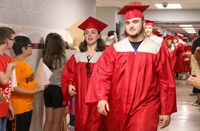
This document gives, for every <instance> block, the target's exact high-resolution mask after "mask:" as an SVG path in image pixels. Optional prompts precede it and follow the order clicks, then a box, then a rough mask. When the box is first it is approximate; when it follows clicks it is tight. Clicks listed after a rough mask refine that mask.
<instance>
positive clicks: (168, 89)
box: [157, 47, 177, 128]
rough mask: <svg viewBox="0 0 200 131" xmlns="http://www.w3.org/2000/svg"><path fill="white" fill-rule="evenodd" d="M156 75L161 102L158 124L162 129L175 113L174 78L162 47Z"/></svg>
mask: <svg viewBox="0 0 200 131" xmlns="http://www.w3.org/2000/svg"><path fill="white" fill-rule="evenodd" d="M157 73H158V83H159V88H160V101H161V112H160V122H161V128H164V127H166V126H168V125H169V123H170V115H171V114H172V113H173V112H176V111H177V109H176V91H175V81H174V76H173V72H172V68H171V66H170V60H169V58H168V57H167V55H166V51H165V50H164V49H163V47H161V48H160V51H159V53H158V61H157Z"/></svg>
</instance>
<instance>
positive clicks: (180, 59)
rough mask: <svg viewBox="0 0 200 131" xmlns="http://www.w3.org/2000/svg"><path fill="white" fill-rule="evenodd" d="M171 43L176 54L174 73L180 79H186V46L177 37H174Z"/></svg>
mask: <svg viewBox="0 0 200 131" xmlns="http://www.w3.org/2000/svg"><path fill="white" fill-rule="evenodd" d="M173 43H174V45H175V50H176V51H175V52H176V64H175V67H174V69H175V72H176V73H178V74H180V77H179V78H180V79H185V78H186V67H185V61H184V54H185V48H186V44H185V42H183V41H182V40H181V39H180V38H179V36H174V38H173Z"/></svg>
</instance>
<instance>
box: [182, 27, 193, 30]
mask: <svg viewBox="0 0 200 131" xmlns="http://www.w3.org/2000/svg"><path fill="white" fill-rule="evenodd" d="M183 29H184V30H194V28H193V27H192V28H183Z"/></svg>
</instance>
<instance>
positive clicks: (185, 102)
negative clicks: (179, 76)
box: [158, 80, 200, 131]
mask: <svg viewBox="0 0 200 131" xmlns="http://www.w3.org/2000/svg"><path fill="white" fill-rule="evenodd" d="M176 86H177V87H176V91H177V92H176V93H177V110H178V111H177V113H174V114H173V115H172V120H171V124H170V125H169V126H168V127H166V128H164V129H158V131H200V110H199V109H198V108H200V106H192V105H191V103H193V102H194V101H196V96H190V95H189V94H190V93H191V91H192V86H191V85H189V83H188V81H187V80H185V81H183V80H177V81H176Z"/></svg>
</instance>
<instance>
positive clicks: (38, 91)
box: [33, 86, 46, 94]
mask: <svg viewBox="0 0 200 131" xmlns="http://www.w3.org/2000/svg"><path fill="white" fill-rule="evenodd" d="M45 88H46V87H45V86H42V87H37V88H36V89H35V91H34V93H33V94H38V93H40V92H42V91H44V89H45Z"/></svg>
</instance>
